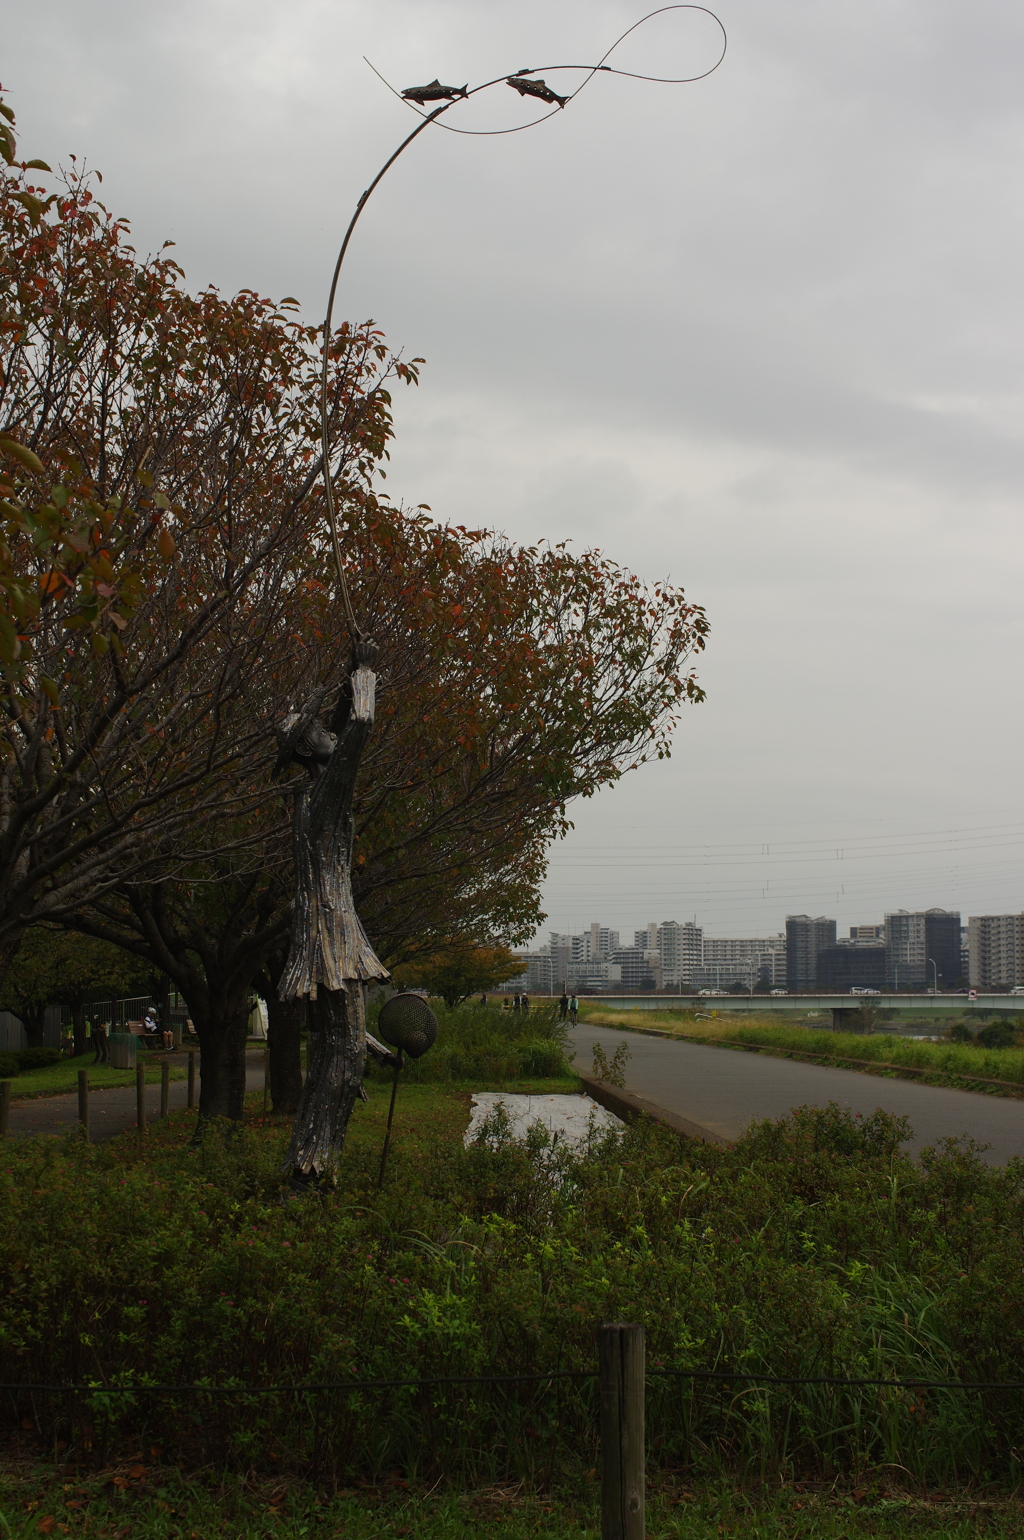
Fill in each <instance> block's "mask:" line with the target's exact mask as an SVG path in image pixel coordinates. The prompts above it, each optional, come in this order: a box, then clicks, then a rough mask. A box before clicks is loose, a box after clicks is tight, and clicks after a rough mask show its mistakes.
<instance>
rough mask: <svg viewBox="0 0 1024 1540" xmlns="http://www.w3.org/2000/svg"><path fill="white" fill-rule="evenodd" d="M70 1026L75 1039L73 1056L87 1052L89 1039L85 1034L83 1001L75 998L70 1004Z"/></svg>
mask: <svg viewBox="0 0 1024 1540" xmlns="http://www.w3.org/2000/svg"><path fill="white" fill-rule="evenodd" d="M71 1028H72V1032H73V1033H74V1039H75V1058H76V1059H77V1058H79V1057H80V1055H81V1054H83V1053H88V1052H89V1039H88V1038H87V1037H86V1035H85V1001H84V1000H76V1001H74V1003H73V1004H72V1006H71Z"/></svg>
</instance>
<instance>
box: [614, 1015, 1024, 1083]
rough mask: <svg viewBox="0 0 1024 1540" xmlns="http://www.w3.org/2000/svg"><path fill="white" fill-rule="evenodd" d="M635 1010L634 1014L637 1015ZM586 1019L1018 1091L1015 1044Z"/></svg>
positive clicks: (668, 1018) (674, 1020)
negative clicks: (990, 1045) (984, 1045)
mask: <svg viewBox="0 0 1024 1540" xmlns="http://www.w3.org/2000/svg"><path fill="white" fill-rule="evenodd" d="M639 1015H640V1013H639V1012H636V1016H639ZM584 1024H589V1025H591V1026H607V1027H615V1028H618V1029H621V1030H625V1031H631V1032H640V1033H644V1032H654V1033H657V1034H658V1035H659V1036H667V1037H679V1038H684V1039H686V1041H688V1042H695V1043H702V1044H706V1045H711V1046H714V1047H723V1048H729V1047H732V1048H740V1049H742V1048H756V1049H758V1050H759V1051H764V1052H769V1053H773V1054H776V1055H780V1056H783V1057H792V1058H802V1059H806V1060H807V1061H809V1062H819V1063H821V1062H827V1063H830V1064H834V1065H836V1066H837V1067H839V1068H850V1069H858V1070H862V1071H864V1072H865V1073H867V1074H882V1075H885V1074H893V1073H897V1074H899V1073H908V1074H911V1075H912V1076H913V1078H914V1079H915V1080H917V1079H920V1080H924V1081H925V1082H926V1083H928V1084H933V1085H950V1084H953V1083H958V1084H961V1085H965V1086H967V1087H974V1086H978V1087H982V1088H984V1089H986V1090H989V1091H992V1092H993V1093H994V1094H997V1095H998V1094H1004V1095H1009V1096H1019V1095H1022V1094H1024V1052H1022V1051H1020V1050H1016V1049H1013V1048H1003V1049H986V1048H974V1047H972V1046H971V1045H969V1044H962V1043H926V1042H920V1041H914V1040H908V1039H906V1038H898V1037H892V1036H889V1035H887V1034H885V1033H881V1032H879V1033H875V1034H872V1035H867V1034H865V1035H863V1036H862V1035H861V1034H859V1033H854V1032H831V1031H828V1030H821V1029H818V1028H814V1027H787V1026H778V1025H776V1024H775V1023H774V1022H772V1021H770V1020H769V1021H767V1022H766V1021H764V1019H763V1018H762V1019H760V1020H758V1019H756V1018H755V1019H751V1018H749V1017H748V1018H746V1019H745V1020H744V1021H743V1022H742V1023H737V1024H736V1025H733V1024H732V1023H728V1022H722V1021H721V1020H718V1021H714V1022H708V1021H694V1019H693V1017H692V1016H689V1015H686V1014H684V1013H682V1012H679V1011H644V1013H643V1019H642V1021H638V1020H636V1018H635V1016H634V1013H632V1012H626V1011H602V1010H600V1008H592V1007H590V1006H588V1007H587V1011H586V1016H585V1018H584Z"/></svg>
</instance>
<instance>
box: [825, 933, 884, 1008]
mask: <svg viewBox="0 0 1024 1540" xmlns="http://www.w3.org/2000/svg"><path fill="white" fill-rule="evenodd" d="M817 987H818V989H820V990H821V992H822V994H829V995H832V994H835V995H839V994H842V995H845V994H848V993H849V991H850V990H851V989H877V990H883V989H884V988H885V947H884V946H882V944H881V943H880V942H878V941H876V942H875V944H874V945H871V944H870V943H869V942H865V941H837V942H836V944H835V946H822V947H819V948H818V956H817Z"/></svg>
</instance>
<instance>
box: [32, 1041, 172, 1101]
mask: <svg viewBox="0 0 1024 1540" xmlns="http://www.w3.org/2000/svg"><path fill="white" fill-rule="evenodd" d="M142 1052H143V1053H145V1054H146V1055H147V1057H146V1058H143V1057H142V1054H141V1053H140V1055H139V1063H140V1064H143V1065H145V1068H146V1084H147V1085H150V1084H152V1083H153V1081H159V1079H160V1066H161V1061H162V1060H163V1057H164V1056H163V1054H161V1053H153V1052H152V1050H151V1049H148V1048H147V1049H143V1050H142ZM81 1069H84V1070H85V1072H86V1074H87V1075H88V1076H89V1089H90V1090H91V1091H105V1090H107V1089H108V1088H109V1087H111V1086H128V1085H134V1084H135V1071H134V1070H133V1069H112V1068H111V1067H110V1065H109V1064H94V1063H93V1062H92V1060H91V1059H90V1058H88V1057H87V1056H86V1055H84V1054H83V1056H82V1057H81V1058H80V1059H65V1060H63V1061H62V1062H61V1063H60V1064H50V1065H47V1066H46V1067H45V1068H43V1069H27V1070H22V1072H21V1074H20V1075H17V1076H16V1077H15V1078H14V1079H13V1080H12V1081H11V1099H12V1100H14V1099H16V1098H19V1097H26V1096H60V1095H61V1094H62V1093H65V1092H69V1091H77V1089H78V1072H79V1070H81ZM187 1074H188V1065H187V1064H182V1063H180V1062H178V1063H175V1062H174V1061H173V1060H172V1061H171V1079H172V1080H184V1079H185V1077H186V1076H187Z"/></svg>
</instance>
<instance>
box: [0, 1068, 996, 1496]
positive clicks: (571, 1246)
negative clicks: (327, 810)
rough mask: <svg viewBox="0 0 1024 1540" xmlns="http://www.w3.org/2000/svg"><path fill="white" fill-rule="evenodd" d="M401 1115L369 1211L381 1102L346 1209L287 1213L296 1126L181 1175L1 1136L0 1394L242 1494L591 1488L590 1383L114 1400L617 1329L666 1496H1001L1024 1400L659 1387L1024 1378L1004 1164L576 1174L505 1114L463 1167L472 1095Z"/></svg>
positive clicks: (164, 1161)
mask: <svg viewBox="0 0 1024 1540" xmlns="http://www.w3.org/2000/svg"><path fill="white" fill-rule="evenodd" d="M404 1097H405V1099H404V1102H403V1103H401V1104H400V1115H399V1119H398V1125H397V1127H398V1137H397V1141H396V1143H395V1146H394V1148H393V1150H392V1155H391V1163H390V1165H389V1168H388V1172H389V1174H388V1179H387V1182H386V1183H385V1186H384V1190H383V1192H380V1193H378V1192H377V1173H378V1169H379V1159H380V1136H381V1131H382V1123H383V1116H384V1111H385V1109H386V1106H387V1096H386V1092H385V1090H384V1088H383V1087H372V1088H371V1100H370V1104H369V1107H368V1108H366V1109H363V1111H362V1113H360V1114H357V1116H356V1119H355V1120H354V1123H353V1130H352V1131H350V1135H349V1141H348V1144H347V1146H346V1151H345V1156H344V1161H343V1164H342V1168H341V1172H340V1181H339V1187H338V1191H337V1194H336V1195H334V1196H324V1197H322V1198H318V1199H315V1200H314V1199H310V1200H307V1201H306V1202H300V1203H292V1204H290V1205H287V1206H282V1203H281V1201H280V1199H281V1183H282V1178H281V1176H280V1162H281V1158H282V1155H283V1151H284V1146H285V1142H286V1140H287V1138H288V1130H287V1129H284V1130H278V1129H276V1128H265V1129H262V1128H261V1129H248V1130H242V1131H240V1132H238V1133H236V1134H235V1135H234V1137H232V1138H230V1139H224V1140H223V1141H222V1140H221V1139H220V1138H218V1137H217V1136H216V1135H215V1133H211V1134H209V1135H208V1137H207V1139H206V1141H205V1142H204V1144H203V1145H202V1146H201V1147H200V1148H198V1149H195V1150H193V1149H189V1148H188V1147H187V1144H186V1140H187V1136H188V1132H189V1131H190V1130H189V1128H188V1127H187V1126H186V1123H185V1120H184V1119H181V1120H180V1121H178V1122H175V1120H174V1118H172V1119H171V1120H169V1121H168V1123H166V1124H164V1125H162V1132H161V1134H160V1135H159V1137H158V1136H157V1135H156V1134H153V1133H151V1135H150V1142H149V1143H148V1144H142V1145H140V1144H138V1143H136V1142H134V1141H128V1142H125V1143H124V1144H123V1145H122V1147H121V1148H120V1150H118V1149H117V1148H115V1146H114V1145H99V1146H88V1145H85V1144H84V1143H82V1142H81V1141H80V1140H78V1139H75V1138H68V1139H67V1140H66V1141H64V1142H63V1143H58V1142H57V1141H54V1140H52V1139H51V1140H46V1139H38V1140H24V1141H22V1140H18V1141H11V1142H10V1144H9V1145H8V1147H7V1148H6V1149H5V1151H4V1161H3V1163H2V1166H0V1379H2V1380H3V1381H4V1382H7V1383H10V1382H12V1381H22V1382H24V1383H26V1384H32V1383H35V1384H43V1385H47V1384H49V1385H60V1384H62V1383H68V1382H69V1381H77V1382H83V1381H87V1382H91V1383H93V1384H95V1385H96V1387H97V1388H96V1389H95V1390H94V1391H86V1392H82V1393H81V1394H79V1395H78V1397H77V1398H76V1400H75V1402H74V1406H73V1414H74V1417H75V1418H76V1419H77V1421H76V1423H75V1425H74V1426H75V1428H79V1427H85V1428H86V1429H87V1430H88V1433H89V1437H90V1439H91V1441H92V1447H93V1451H94V1457H95V1458H96V1459H98V1460H102V1459H104V1458H105V1455H104V1451H105V1450H107V1451H109V1450H111V1449H116V1448H118V1447H120V1448H126V1447H144V1446H145V1445H147V1444H148V1443H149V1442H150V1440H152V1442H154V1443H160V1444H161V1445H162V1446H163V1447H164V1449H165V1451H166V1452H167V1458H169V1459H177V1458H181V1459H191V1458H195V1459H197V1460H202V1461H205V1462H207V1463H209V1464H211V1465H213V1464H220V1465H223V1463H224V1462H229V1463H231V1464H234V1465H235V1466H236V1467H238V1468H242V1469H245V1470H249V1469H250V1468H253V1467H257V1468H258V1467H260V1466H262V1467H264V1468H266V1466H267V1462H270V1461H272V1462H273V1465H274V1469H275V1470H277V1471H282V1470H285V1469H287V1468H291V1469H298V1468H303V1469H309V1468H311V1467H312V1466H313V1463H314V1462H316V1465H317V1468H318V1469H319V1472H320V1476H319V1479H320V1480H321V1481H324V1482H332V1481H338V1482H342V1481H345V1482H349V1481H352V1480H356V1481H358V1480H359V1479H360V1478H365V1479H373V1480H376V1479H378V1478H379V1477H380V1476H381V1475H387V1474H388V1473H396V1472H397V1473H398V1475H399V1476H401V1477H402V1478H403V1479H407V1480H421V1479H429V1480H430V1481H433V1480H435V1479H436V1478H437V1477H439V1476H441V1475H442V1473H443V1475H444V1477H445V1479H446V1480H448V1481H456V1480H466V1481H470V1480H471V1481H474V1482H479V1483H481V1484H483V1483H487V1482H499V1481H506V1480H518V1479H520V1477H526V1478H527V1479H529V1480H531V1481H535V1482H538V1483H541V1484H545V1485H549V1486H550V1485H552V1484H558V1483H561V1482H566V1481H569V1480H583V1479H584V1477H585V1473H586V1472H588V1471H590V1470H591V1469H592V1468H593V1467H594V1466H596V1465H597V1463H598V1459H599V1453H598V1448H597V1414H598V1403H597V1396H596V1390H595V1387H594V1385H593V1383H592V1382H590V1381H586V1380H584V1381H578V1382H576V1381H569V1380H555V1381H551V1382H547V1383H545V1382H532V1383H527V1384H522V1385H518V1386H509V1385H502V1384H489V1385H477V1386H474V1387H472V1388H471V1389H470V1388H468V1387H466V1386H460V1385H443V1384H442V1385H434V1386H432V1387H426V1386H412V1387H405V1388H403V1387H391V1388H390V1389H385V1388H382V1389H369V1390H365V1391H347V1392H344V1391H334V1392H323V1393H321V1394H313V1393H307V1392H301V1393H298V1394H293V1393H289V1394H287V1395H282V1396H272V1395H265V1396H255V1395H253V1396H248V1395H242V1396H240V1397H238V1398H237V1399H234V1398H228V1397H224V1396H217V1397H213V1396H211V1397H209V1398H207V1397H205V1396H204V1395H203V1394H202V1392H197V1393H194V1394H192V1395H191V1396H189V1397H183V1396H177V1397H161V1396H159V1395H156V1396H152V1397H151V1396H147V1395H142V1394H131V1395H127V1396H119V1395H116V1394H115V1393H114V1392H115V1389H116V1387H117V1386H118V1385H119V1384H126V1383H139V1382H145V1381H147V1380H148V1381H149V1382H150V1383H153V1384H159V1385H167V1384H172V1385H173V1384H190V1383H191V1384H194V1383H195V1382H197V1381H203V1380H206V1381H208V1382H209V1383H210V1384H212V1385H220V1386H223V1385H228V1384H232V1383H233V1384H237V1385H240V1386H244V1385H247V1384H249V1385H267V1386H269V1385H286V1386H302V1385H309V1384H311V1383H312V1384H321V1383H326V1384H336V1383H338V1382H345V1381H351V1380H356V1379H363V1378H365V1379H393V1378H400V1379H416V1378H417V1377H419V1378H420V1379H424V1378H428V1377H432V1376H445V1375H448V1376H458V1375H487V1374H492V1375H500V1374H509V1375H530V1374H539V1373H542V1372H543V1371H546V1370H555V1369H558V1370H561V1369H571V1370H577V1371H584V1372H590V1371H592V1370H593V1368H594V1365H595V1357H596V1333H597V1327H598V1325H599V1324H600V1322H602V1321H608V1320H635V1321H641V1322H643V1323H644V1324H645V1325H646V1328H647V1349H648V1370H649V1376H650V1379H649V1388H648V1397H647V1426H648V1432H649V1438H650V1440H651V1446H650V1447H651V1456H650V1458H651V1460H652V1461H653V1462H654V1463H655V1464H656V1465H657V1466H658V1467H660V1468H661V1469H663V1470H665V1471H668V1472H676V1473H678V1474H679V1475H681V1476H683V1477H685V1479H686V1480H690V1479H691V1478H693V1477H695V1476H701V1475H705V1476H714V1475H716V1474H717V1475H721V1474H723V1473H725V1472H728V1473H730V1474H732V1475H734V1476H736V1475H738V1476H739V1477H740V1478H741V1479H742V1480H743V1481H744V1482H750V1483H754V1482H768V1481H774V1482H776V1483H778V1482H779V1481H780V1480H784V1479H785V1480H789V1479H791V1478H793V1477H794V1476H797V1477H800V1476H808V1477H811V1476H814V1477H815V1478H816V1479H826V1480H829V1481H831V1480H832V1479H834V1478H835V1476H837V1475H843V1474H847V1475H849V1474H856V1473H857V1472H860V1471H863V1470H865V1469H867V1468H869V1467H871V1466H876V1467H879V1468H884V1469H885V1470H891V1469H892V1468H899V1469H901V1470H902V1471H903V1472H905V1473H907V1477H908V1479H911V1480H913V1481H915V1482H920V1483H921V1484H922V1486H923V1487H925V1488H926V1489H927V1488H928V1487H931V1486H939V1487H945V1486H946V1485H947V1484H948V1483H950V1482H954V1481H960V1480H970V1479H973V1480H979V1481H1000V1482H1005V1483H1007V1484H1011V1485H1012V1484H1015V1483H1017V1482H1018V1481H1019V1477H1020V1456H1019V1455H1018V1453H1017V1450H1018V1448H1019V1428H1020V1422H1021V1415H1022V1412H1024V1396H1022V1394H1021V1393H1020V1392H1017V1391H1010V1392H1002V1393H999V1394H984V1395H982V1394H978V1393H975V1392H961V1391H959V1390H956V1389H951V1390H920V1389H918V1390H910V1389H908V1390H904V1389H900V1388H897V1387H896V1386H887V1385H885V1384H882V1385H878V1384H866V1385H847V1386H835V1385H829V1384H822V1383H818V1384H804V1385H785V1384H773V1385H762V1386H758V1385H756V1384H751V1383H748V1382H744V1381H741V1380H735V1381H731V1382H720V1381H714V1380H711V1381H709V1380H700V1379H689V1380H687V1379H672V1378H667V1377H664V1378H660V1377H659V1372H660V1371H661V1370H664V1369H681V1370H688V1369H692V1370H705V1371H713V1372H717V1373H723V1372H726V1373H727V1372H729V1371H732V1372H733V1373H735V1374H737V1375H738V1374H742V1373H749V1374H755V1375H756V1374H769V1375H777V1376H818V1377H821V1376H826V1377H827V1376H839V1377H846V1378H851V1379H868V1380H870V1379H881V1380H883V1381H885V1380H892V1379H907V1380H912V1379H927V1380H939V1381H946V1380H952V1381H958V1380H970V1381H976V1380H980V1381H985V1382H999V1381H1018V1380H1020V1379H1021V1378H1024V1375H1022V1373H1021V1370H1022V1366H1024V1163H1022V1162H1014V1163H1011V1165H1010V1166H1009V1167H1007V1168H1006V1169H998V1168H994V1167H991V1166H988V1165H986V1164H985V1163H984V1162H983V1161H982V1159H981V1158H980V1156H979V1155H978V1153H977V1152H976V1151H975V1150H974V1149H973V1148H971V1147H969V1146H962V1145H956V1144H954V1143H952V1142H950V1143H948V1144H946V1145H943V1146H942V1147H940V1148H939V1149H937V1150H935V1151H932V1152H925V1153H924V1155H923V1156H922V1157H921V1159H920V1160H917V1161H915V1160H912V1159H910V1158H909V1157H908V1156H906V1155H904V1154H903V1153H902V1145H903V1141H904V1139H905V1137H906V1135H907V1132H908V1130H907V1128H906V1125H905V1123H902V1122H901V1121H899V1120H896V1119H893V1118H891V1117H889V1116H887V1115H886V1114H884V1113H882V1112H878V1113H876V1114H874V1115H873V1116H872V1117H870V1118H861V1117H859V1116H853V1115H851V1114H850V1113H849V1112H848V1111H846V1110H845V1109H840V1108H838V1107H830V1108H826V1109H821V1110H818V1109H803V1110H799V1111H797V1112H795V1113H793V1114H792V1116H790V1117H789V1118H787V1119H785V1120H783V1121H782V1122H780V1123H774V1124H761V1125H758V1126H757V1127H755V1128H753V1129H752V1130H751V1131H750V1133H749V1134H748V1135H747V1136H746V1137H745V1138H744V1139H742V1140H740V1141H739V1142H738V1143H737V1144H736V1145H735V1146H734V1147H732V1148H730V1149H718V1148H714V1147H711V1146H708V1145H696V1144H690V1143H687V1142H686V1141H685V1140H681V1139H678V1138H676V1137H675V1136H673V1135H671V1134H670V1133H669V1132H668V1131H667V1130H664V1129H660V1128H658V1127H657V1126H655V1125H652V1124H650V1123H647V1122H645V1121H644V1122H641V1123H640V1124H638V1125H636V1126H635V1127H633V1128H630V1129H628V1130H626V1131H624V1132H622V1133H621V1134H611V1135H603V1136H597V1135H595V1136H594V1137H593V1138H592V1139H591V1141H590V1142H589V1144H588V1145H587V1146H586V1147H584V1148H583V1149H581V1150H579V1151H572V1150H566V1149H565V1148H564V1147H562V1146H561V1145H557V1144H553V1143H552V1141H551V1140H550V1139H549V1138H548V1137H547V1136H546V1135H545V1134H544V1132H543V1130H541V1131H539V1132H538V1131H536V1130H535V1131H534V1134H533V1135H531V1137H530V1139H529V1140H528V1141H525V1142H520V1143H517V1142H516V1141H514V1140H512V1139H511V1138H509V1137H508V1132H507V1128H506V1129H505V1130H504V1131H503V1130H502V1128H501V1127H500V1126H499V1120H497V1119H495V1120H492V1125H491V1126H490V1128H489V1129H488V1130H487V1133H486V1135H485V1137H483V1138H481V1140H480V1141H479V1142H477V1143H476V1144H475V1145H473V1146H472V1147H471V1148H470V1149H465V1148H463V1145H462V1130H463V1128H464V1127H465V1107H464V1098H463V1097H462V1096H461V1095H456V1096H452V1097H449V1098H446V1097H444V1096H443V1095H440V1094H438V1093H437V1092H436V1091H431V1090H430V1088H428V1087H412V1086H410V1087H407V1088H406V1090H405V1093H404ZM417 1108H420V1109H422V1108H427V1109H428V1110H429V1109H434V1110H433V1111H431V1116H430V1117H429V1118H428V1117H426V1116H425V1115H424V1114H423V1113H422V1112H421V1113H419V1114H417V1111H416V1109H417ZM438 1108H440V1111H437V1110H436V1109H438ZM360 1117H362V1119H363V1121H362V1122H361V1123H360V1121H359V1119H360ZM431 1118H432V1119H433V1121H431ZM417 1119H418V1120H417ZM161 1141H163V1142H161ZM115 1145H116V1142H115ZM133 1152H134V1153H133ZM69 1407H71V1402H70V1401H69V1398H68V1397H67V1396H64V1395H54V1396H53V1397H51V1398H50V1399H49V1400H48V1399H47V1397H46V1395H45V1393H29V1392H26V1394H25V1395H24V1396H21V1397H19V1396H18V1395H17V1394H5V1397H4V1400H3V1403H2V1405H0V1418H2V1419H3V1420H4V1421H5V1422H6V1424H7V1426H8V1427H9V1428H11V1429H12V1430H17V1429H18V1428H19V1427H20V1426H22V1423H23V1421H24V1420H26V1419H27V1420H28V1422H29V1424H30V1425H33V1426H38V1427H39V1428H40V1429H41V1431H42V1432H43V1434H44V1437H47V1438H48V1437H50V1436H51V1435H52V1436H54V1437H58V1438H66V1437H68V1432H67V1429H68V1427H69V1426H70V1425H69V1424H68V1423H67V1421H66V1419H67V1417H68V1416H69V1415H70V1413H69ZM62 1430H63V1431H62ZM71 1432H72V1435H73V1436H76V1437H77V1436H78V1435H77V1434H76V1433H75V1431H74V1428H72V1429H71ZM122 1438H125V1439H127V1438H130V1439H131V1440H132V1444H131V1445H130V1446H129V1445H123V1444H120V1442H119V1441H120V1440H121V1439H122Z"/></svg>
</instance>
